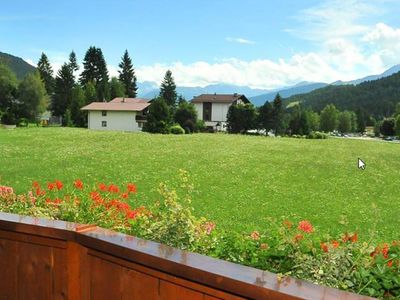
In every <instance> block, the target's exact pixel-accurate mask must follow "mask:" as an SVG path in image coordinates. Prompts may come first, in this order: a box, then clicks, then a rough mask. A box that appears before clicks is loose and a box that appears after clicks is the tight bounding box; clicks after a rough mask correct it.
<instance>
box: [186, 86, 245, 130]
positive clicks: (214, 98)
mask: <svg viewBox="0 0 400 300" xmlns="http://www.w3.org/2000/svg"><path fill="white" fill-rule="evenodd" d="M191 102H192V103H193V104H194V106H195V108H196V110H197V116H198V118H199V119H200V120H203V121H204V122H205V125H206V126H207V127H209V128H212V129H214V130H217V131H225V130H226V120H227V119H226V117H227V114H228V109H229V107H230V106H231V105H232V104H241V103H242V104H245V103H250V101H249V99H247V98H246V96H245V95H240V94H236V93H235V94H201V95H200V96H197V97H194V98H193V100H192V101H191Z"/></svg>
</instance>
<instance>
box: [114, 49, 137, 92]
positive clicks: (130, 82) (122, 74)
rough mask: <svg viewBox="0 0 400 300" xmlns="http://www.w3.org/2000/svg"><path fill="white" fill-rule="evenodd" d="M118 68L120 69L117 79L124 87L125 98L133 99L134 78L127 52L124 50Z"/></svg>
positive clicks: (135, 86)
mask: <svg viewBox="0 0 400 300" xmlns="http://www.w3.org/2000/svg"><path fill="white" fill-rule="evenodd" d="M118 66H119V67H120V68H121V70H120V71H118V73H119V78H118V79H119V81H121V82H122V84H123V85H124V87H125V93H126V96H128V97H130V98H135V97H136V95H137V85H136V76H135V70H134V69H133V65H132V60H131V58H130V57H129V54H128V50H125V53H124V56H122V61H121V63H120V64H119V65H118Z"/></svg>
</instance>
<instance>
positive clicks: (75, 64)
mask: <svg viewBox="0 0 400 300" xmlns="http://www.w3.org/2000/svg"><path fill="white" fill-rule="evenodd" d="M69 66H70V68H71V70H72V72H76V71H78V70H79V66H78V62H77V60H76V54H75V52H74V51H73V50H72V51H71V53H70V54H69Z"/></svg>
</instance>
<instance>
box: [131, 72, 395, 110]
mask: <svg viewBox="0 0 400 300" xmlns="http://www.w3.org/2000/svg"><path fill="white" fill-rule="evenodd" d="M399 71H400V64H398V65H395V66H393V67H391V68H390V69H388V70H386V71H385V72H383V73H381V74H377V75H370V76H366V77H363V78H359V79H355V80H352V81H335V82H333V83H325V82H307V81H303V82H300V83H298V84H295V85H293V86H288V87H283V88H279V89H271V90H267V89H253V88H250V87H248V86H237V85H231V84H224V83H219V84H212V85H207V86H205V87H182V86H181V87H180V86H178V87H177V88H176V90H177V93H178V94H180V95H182V96H183V97H185V98H186V99H187V100H191V99H193V97H194V96H197V95H200V94H214V93H217V94H233V93H238V94H244V95H246V96H247V97H248V98H249V99H250V101H251V102H252V103H253V104H254V105H255V106H260V105H263V104H264V103H265V101H272V100H273V99H274V98H275V96H276V94H277V93H279V94H280V95H281V96H282V98H288V97H291V96H294V95H300V94H307V93H310V92H312V91H314V90H317V89H320V88H323V87H326V86H329V85H333V86H340V85H357V84H360V83H362V82H367V81H372V80H377V79H380V78H384V77H387V76H390V75H392V74H395V73H397V72H399ZM138 92H139V96H140V97H143V98H153V97H155V96H157V95H158V93H159V86H158V84H157V83H155V82H150V81H146V82H143V83H138Z"/></svg>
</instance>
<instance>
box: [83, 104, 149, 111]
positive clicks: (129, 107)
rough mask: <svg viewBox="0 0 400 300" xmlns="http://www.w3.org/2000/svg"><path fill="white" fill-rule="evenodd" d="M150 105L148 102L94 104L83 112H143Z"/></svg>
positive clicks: (85, 107)
mask: <svg viewBox="0 0 400 300" xmlns="http://www.w3.org/2000/svg"><path fill="white" fill-rule="evenodd" d="M149 105H150V103H146V102H136V103H135V102H131V103H129V102H92V103H90V104H89V105H86V106H84V107H82V108H81V110H113V111H142V110H143V109H145V108H146V107H148V106H149Z"/></svg>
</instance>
